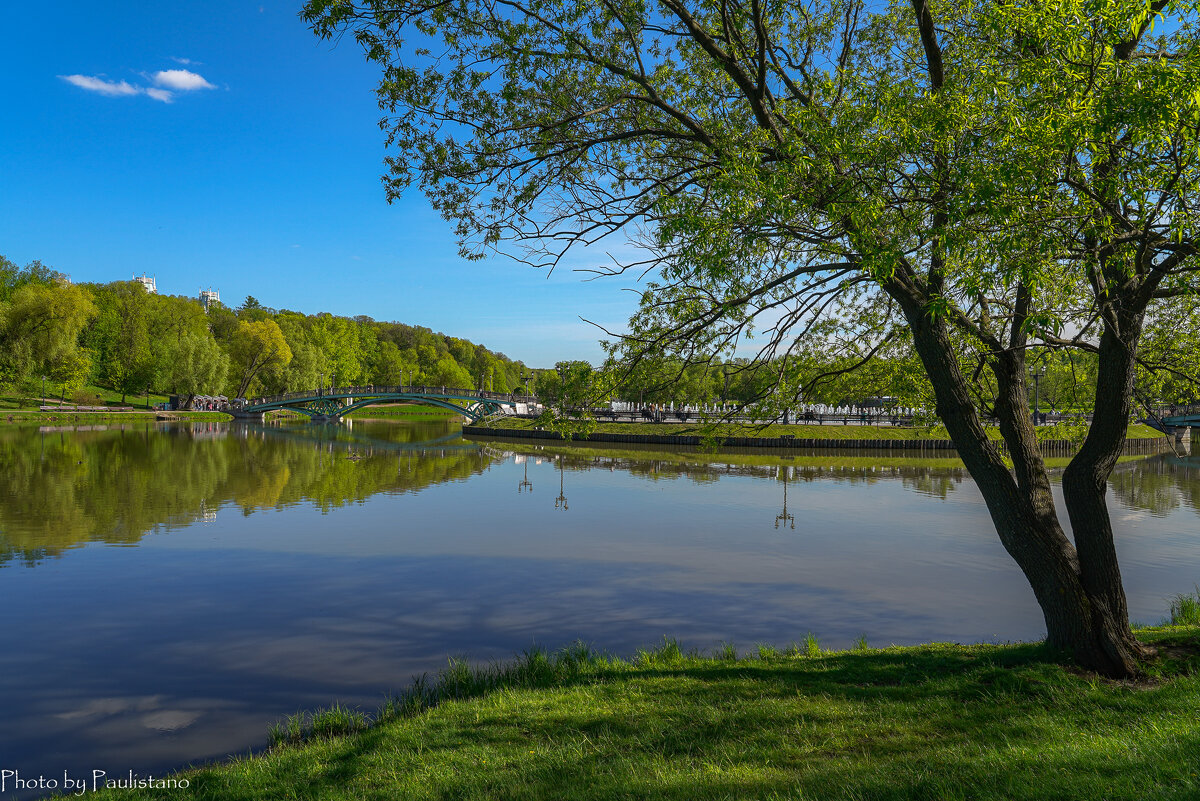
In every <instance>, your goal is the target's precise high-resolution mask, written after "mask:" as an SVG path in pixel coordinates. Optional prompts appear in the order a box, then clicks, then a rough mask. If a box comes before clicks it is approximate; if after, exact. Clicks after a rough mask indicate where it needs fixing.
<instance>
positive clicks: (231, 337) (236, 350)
mask: <svg viewBox="0 0 1200 801" xmlns="http://www.w3.org/2000/svg"><path fill="white" fill-rule="evenodd" d="M527 372H528V371H527V370H526V368H525V366H524V365H523V364H521V363H520V362H515V361H513V360H511V359H509V358H507V357H506V356H504V355H503V354H500V353H495V352H493V351H490V350H488V349H487V348H485V347H483V346H482V345H476V344H474V343H472V342H469V341H467V340H465V339H459V338H457V337H450V336H446V335H444V334H440V333H435V332H433V331H431V330H430V329H428V328H423V327H420V326H411V325H404V324H402V323H382V322H377V321H375V320H372V319H371V318H369V317H355V318H353V319H350V318H346V317H337V316H334V315H331V314H313V315H306V314H301V313H299V312H294V311H288V310H286V309H282V310H275V309H270V308H267V307H265V306H263V305H262V304H261V303H259V302H258V301H257V300H256V299H255V298H253V297H248V298H246V300H245V302H243V303H242V304H241V306H239V307H238V308H237V309H231V308H228V307H226V306H223V305H220V304H213V305H212V306H211V307H210V308H209V310H208V311H207V313H206V312H205V309H204V307H203V306H201V304H200V303H199V302H198V301H197V300H196V299H195V298H190V297H182V296H172V295H158V294H152V293H149V292H147V291H146V289H145V287H143V286H142V285H141V284H140V283H138V282H137V281H115V282H113V283H109V284H72V283H71V282H69V281H68V280H66V278H65V276H63V275H61V274H59V273H57V272H55V271H54V270H52V269H50V268H49V267H46V266H45V265H43V264H41V263H40V262H36V261H35V262H32V263H31V264H29V265H26V266H25V267H18V266H17V265H15V264H13V263H12V262H10V261H9V260H7V259H5V258H3V257H2V256H0V389H10V388H14V387H26V388H28V387H30V386H31V385H33V384H36V383H37V382H39V381H41V379H42V377H43V376H45V378H46V382H47V383H48V385H49V387H48V388H52V389H53V392H52V393H50V394H54V395H61V396H62V397H65V398H68V399H69V398H72V397H73V396H74V395H75V394H76V393H78V392H79V391H80V390H81V389H82V387H84V386H85V385H87V384H89V383H90V384H95V385H98V386H103V387H109V388H111V389H114V390H116V391H118V392H120V393H121V394H122V396H123V397H124V396H127V395H136V394H141V393H143V392H146V391H147V390H149V391H154V392H160V393H172V394H181V395H196V394H207V395H218V394H222V395H226V396H227V397H230V398H233V397H248V396H251V395H263V394H271V393H276V392H289V391H294V390H300V389H311V388H313V387H316V386H318V385H319V384H324V385H330V384H332V383H334V382H336V383H337V384H338V385H341V386H348V385H357V384H393V385H394V384H400V383H401V382H402V381H403V383H405V384H429V385H446V386H453V387H478V386H480V385H481V383H482V386H483V387H484V388H485V389H488V390H491V391H496V392H510V391H512V390H515V389H516V388H517V387H518V386H519V385H521V382H522V378H523V376H524V375H526V374H527Z"/></svg>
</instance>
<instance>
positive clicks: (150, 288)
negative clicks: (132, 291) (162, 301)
mask: <svg viewBox="0 0 1200 801" xmlns="http://www.w3.org/2000/svg"><path fill="white" fill-rule="evenodd" d="M133 280H134V281H137V282H138V283H139V284H141V285H142V286H144V287H146V291H147V292H149V293H151V294H155V293H156V292H158V289H157V288H156V287H155V286H154V279H153V278H151V277H149V276H147V275H146V274H145V273H142V275H141V277H140V278H139V277H138V276H136V275H135V276H134V277H133Z"/></svg>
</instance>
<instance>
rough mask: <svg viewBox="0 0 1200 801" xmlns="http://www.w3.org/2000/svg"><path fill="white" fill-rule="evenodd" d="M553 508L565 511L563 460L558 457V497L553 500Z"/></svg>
mask: <svg viewBox="0 0 1200 801" xmlns="http://www.w3.org/2000/svg"><path fill="white" fill-rule="evenodd" d="M554 508H555V509H562V510H563V511H564V512H565V511H567V496H566V493H565V491H564V490H563V458H562V457H561V456H559V457H558V497H557V498H555V499H554Z"/></svg>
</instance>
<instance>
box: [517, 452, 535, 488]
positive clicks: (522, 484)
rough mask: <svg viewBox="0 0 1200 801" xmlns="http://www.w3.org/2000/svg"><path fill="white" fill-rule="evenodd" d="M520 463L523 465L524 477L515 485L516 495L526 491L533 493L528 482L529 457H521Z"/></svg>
mask: <svg viewBox="0 0 1200 801" xmlns="http://www.w3.org/2000/svg"><path fill="white" fill-rule="evenodd" d="M521 463H522V464H523V465H525V477H524V478H522V479H521V481H520V482H519V483H518V484H517V494H520V493H522V492H525V491H526V490H529V491H530V492H533V482H531V481H530V480H529V457H528V456H525V457H523V458H522V460H521Z"/></svg>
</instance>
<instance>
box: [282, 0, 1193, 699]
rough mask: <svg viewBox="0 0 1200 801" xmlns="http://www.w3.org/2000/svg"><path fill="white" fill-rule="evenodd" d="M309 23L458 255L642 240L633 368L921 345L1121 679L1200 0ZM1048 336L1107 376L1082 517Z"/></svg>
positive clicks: (1033, 569)
mask: <svg viewBox="0 0 1200 801" xmlns="http://www.w3.org/2000/svg"><path fill="white" fill-rule="evenodd" d="M304 13H305V16H306V18H307V19H308V20H309V21H310V22H311V23H312V25H313V26H314V30H315V31H316V32H317V33H318V34H319V35H321V36H325V37H334V36H340V35H342V34H343V33H345V32H350V33H351V34H352V35H353V36H354V37H355V38H356V39H357V41H358V42H359V43H360V44H361V45H362V46H363V47H364V49H365V51H366V53H367V56H368V57H369V58H371V59H373V60H375V61H377V62H378V63H379V64H380V65H381V66H382V69H383V80H382V82H381V83H380V85H379V90H378V93H379V98H380V103H381V107H382V108H384V109H385V111H386V112H387V114H388V116H387V117H386V118H385V119H384V121H383V126H384V128H385V129H386V131H387V132H388V141H389V144H390V145H392V146H393V147H394V149H395V152H393V153H392V154H390V155H389V156H388V158H387V163H388V165H389V168H390V172H389V174H388V175H387V176H386V185H387V188H388V193H389V197H394V196H396V195H398V194H399V193H400V192H401V191H403V190H404V189H405V188H407V187H408V186H409V185H410V183H412V182H413V181H414V179H415V180H417V181H418V182H419V184H420V186H421V187H422V188H423V189H424V190H425V192H426V193H427V194H428V196H429V197H430V199H431V200H432V202H433V205H434V206H435V207H436V208H437V209H439V210H440V211H441V212H442V213H443V214H444V215H445V216H446V217H447V218H449V219H451V220H453V221H455V222H456V225H457V230H458V233H459V235H460V237H461V239H462V243H463V252H464V254H465V255H467V256H470V257H477V258H482V257H484V256H486V255H487V254H489V253H490V252H494V251H502V252H506V253H510V254H512V255H515V256H517V257H518V258H522V259H524V260H526V261H528V262H530V263H533V264H538V265H546V266H553V265H555V264H558V263H559V262H560V261H561V260H562V259H563V257H564V256H565V255H566V254H567V253H568V252H569V251H571V250H572V249H584V250H586V249H587V248H589V247H590V246H593V245H594V244H595V243H597V242H599V241H600V240H604V239H606V238H607V239H608V240H613V241H614V242H615V244H619V245H623V244H625V243H633V244H636V245H640V246H641V247H642V251H641V253H642V255H640V256H637V257H635V258H632V259H629V260H626V261H625V262H623V263H620V264H618V265H616V266H615V267H613V268H612V271H613V272H618V273H619V272H623V271H625V270H629V269H631V268H632V269H636V270H638V271H648V272H649V274H650V276H651V279H650V282H649V283H648V285H647V288H646V291H645V293H644V295H643V300H642V305H641V307H640V309H639V311H638V312H637V313H636V315H635V317H634V319H633V321H632V325H631V329H630V332H629V333H628V334H627V335H626V336H625V337H624V338H623V339H622V341H621V343H620V345H619V347H618V350H619V351H620V353H621V355H623V356H624V357H625V358H626V359H627V361H629V362H631V363H636V362H637V361H638V360H639V359H641V358H644V357H646V356H651V357H658V356H661V355H663V354H670V355H672V356H673V357H676V358H680V359H682V360H683V361H684V362H685V363H686V362H695V361H706V360H711V359H713V358H714V357H715V355H716V354H718V353H720V352H722V351H725V352H728V351H729V350H731V349H733V348H735V347H737V346H738V345H739V343H741V346H742V347H743V348H744V347H745V344H744V343H745V337H746V335H747V334H749V333H750V332H751V331H753V332H754V334H755V335H756V336H757V337H758V339H757V342H758V343H760V345H759V350H758V356H759V360H760V361H763V362H767V361H768V360H772V359H773V361H772V363H773V364H777V365H785V366H786V365H788V364H792V363H794V360H792V359H789V358H782V359H781V358H776V357H784V356H788V355H789V354H793V353H796V352H797V350H798V349H803V348H805V347H808V346H809V345H808V344H806V343H810V342H811V340H812V339H813V338H814V337H819V338H822V340H821V342H820V343H818V344H817V347H818V349H820V348H825V347H827V345H828V342H829V339H828V334H829V331H830V330H831V328H830V327H831V326H832V328H834V329H840V331H841V339H842V341H844V342H847V343H853V347H852V348H849V349H848V356H849V357H851V358H852V359H853V360H855V361H867V360H869V359H870V358H871V357H872V356H873V355H875V354H877V353H878V352H880V350H881V349H884V348H886V347H888V346H889V345H890V344H891V343H894V342H896V341H897V339H902V338H908V339H910V340H911V346H912V349H913V350H914V351H915V353H916V354H917V357H918V358H919V361H920V364H921V365H922V367H923V369H924V371H925V373H926V375H927V377H928V380H929V383H930V386H931V387H932V390H933V394H934V398H935V402H936V411H937V414H938V415H939V416H940V418H941V419H942V421H943V422H944V424H945V425H946V427H947V429H948V430H949V432H950V434H951V436H952V437H953V438H954V440H955V443H956V445H957V446H958V449H959V453H960V454H961V456H962V458H963V460H964V461H965V463H966V464H967V467H968V468H969V470H970V471H971V473H972V475H973V477H974V478H975V480H976V482H977V484H978V486H979V488H980V491H981V492H982V494H983V497H984V499H985V501H986V503H987V507H988V510H989V512H990V513H991V517H992V521H993V523H994V525H995V528H996V530H997V532H998V533H999V535H1000V539H1001V541H1002V542H1003V544H1004V546H1005V548H1006V549H1007V550H1008V552H1009V553H1010V554H1011V555H1012V556H1013V558H1014V559H1015V560H1016V561H1017V563H1018V564H1019V565H1020V567H1021V569H1022V570H1023V571H1024V573H1025V575H1026V577H1027V578H1028V580H1029V583H1030V585H1031V586H1032V588H1033V591H1034V594H1035V595H1036V597H1037V600H1038V602H1039V604H1040V605H1041V608H1042V611H1043V613H1044V617H1045V622H1046V628H1047V634H1048V641H1049V642H1050V643H1051V644H1052V645H1055V646H1059V647H1061V648H1063V649H1065V650H1066V651H1068V652H1069V653H1070V654H1071V655H1073V656H1074V658H1075V659H1076V660H1078V662H1079V663H1081V664H1082V665H1085V666H1087V667H1090V668H1093V669H1095V670H1098V671H1100V672H1102V673H1105V674H1107V675H1111V676H1129V675H1133V674H1136V673H1137V672H1138V671H1139V662H1140V660H1141V659H1142V658H1143V657H1144V655H1145V654H1144V651H1143V648H1142V646H1140V645H1139V643H1138V641H1137V640H1136V639H1135V638H1134V637H1133V635H1132V633H1131V631H1130V626H1129V622H1128V613H1127V609H1126V601H1125V594H1124V590H1123V588H1122V584H1121V577H1120V570H1119V566H1118V563H1117V558H1116V552H1115V548H1114V543H1113V532H1112V526H1111V521H1110V519H1109V515H1108V512H1107V507H1106V502H1105V492H1106V482H1107V478H1108V476H1109V474H1110V472H1111V470H1112V468H1113V466H1114V464H1115V462H1116V460H1117V457H1118V455H1119V453H1120V451H1121V448H1122V444H1123V440H1124V435H1125V431H1126V427H1127V424H1128V421H1129V419H1130V415H1131V411H1132V400H1131V399H1132V396H1133V386H1134V380H1135V375H1136V373H1137V370H1138V369H1139V358H1140V354H1139V345H1140V343H1141V340H1142V337H1143V335H1144V333H1145V331H1146V329H1147V326H1148V325H1152V324H1153V323H1154V321H1156V320H1161V319H1168V318H1169V315H1164V314H1162V313H1161V309H1159V308H1158V305H1159V304H1164V303H1172V302H1177V301H1178V300H1179V299H1180V298H1184V297H1187V296H1191V295H1195V294H1196V293H1197V292H1198V285H1197V277H1196V269H1197V259H1196V255H1195V254H1196V239H1195V236H1196V231H1195V224H1196V219H1197V217H1196V212H1197V209H1196V201H1197V198H1200V193H1198V192H1197V189H1198V186H1197V181H1198V180H1200V174H1198V172H1197V164H1196V159H1197V144H1198V139H1200V136H1198V135H1197V125H1198V123H1200V113H1198V112H1200V105H1198V102H1200V77H1198V76H1200V47H1197V41H1196V31H1195V28H1194V25H1195V22H1196V13H1195V7H1194V5H1191V4H1188V3H1167V2H1166V0H1153V2H1150V1H1147V0H1099V2H1096V1H1095V0H1087V2H1085V1H1084V0H1064V2H1060V3H1055V4H1035V3H1023V2H1016V3H994V2H987V3H983V2H975V1H974V0H961V1H960V2H933V1H932V0H911V2H908V3H905V2H896V3H893V4H892V5H891V6H890V7H888V8H879V9H878V10H876V9H872V8H868V7H867V6H866V5H864V4H862V3H860V2H856V1H855V0H810V2H799V3H797V2H778V0H774V1H770V0H655V2H650V3H647V2H642V0H602V1H601V2H596V3H569V2H563V0H448V2H437V3H426V2H424V0H362V2H353V0H310V2H309V3H308V5H307V6H306V9H305V12H304ZM1164 17H1166V18H1164ZM1155 26H1157V27H1155ZM1189 333H1194V332H1189ZM1057 349H1079V350H1084V351H1088V352H1091V353H1093V354H1095V357H1096V365H1097V367H1096V374H1095V392H1094V395H1095V399H1096V400H1095V412H1094V415H1093V420H1092V424H1091V427H1090V430H1089V433H1088V436H1087V439H1086V441H1085V442H1084V444H1083V446H1082V448H1081V450H1080V451H1079V453H1078V455H1076V456H1075V457H1074V459H1073V460H1072V462H1071V465H1070V467H1069V468H1068V469H1067V471H1066V473H1065V475H1064V478H1063V489H1064V499H1065V506H1066V512H1067V515H1068V518H1069V520H1070V524H1071V529H1072V536H1070V537H1069V536H1068V535H1067V534H1066V532H1065V530H1064V526H1063V524H1062V522H1061V521H1060V518H1059V512H1058V510H1057V509H1056V508H1055V502H1054V499H1053V496H1052V494H1051V483H1050V479H1049V477H1048V475H1047V471H1046V467H1045V464H1044V462H1043V459H1042V456H1041V453H1040V451H1039V448H1038V444H1037V439H1036V436H1035V432H1034V427H1033V425H1032V423H1031V421H1030V418H1029V414H1028V405H1027V386H1026V384H1027V380H1026V376H1027V362H1028V361H1029V359H1030V355H1031V354H1034V355H1038V354H1041V353H1043V352H1045V351H1049V350H1057ZM1143 362H1145V360H1144V359H1143ZM1143 366H1145V365H1143ZM1188 378H1194V376H1188ZM774 384H775V387H776V395H777V396H778V397H779V398H780V402H781V403H783V404H787V403H790V402H794V400H795V395H796V393H797V392H802V391H803V389H804V387H803V386H802V385H798V384H797V383H796V381H795V380H794V379H793V377H790V376H789V375H788V374H786V371H781V372H780V373H779V374H777V376H776V378H775V381H774ZM987 417H992V418H994V419H996V420H998V422H999V427H1000V431H1001V433H1002V435H1003V447H1002V446H1001V445H999V444H996V443H993V442H992V441H990V440H989V439H988V437H987V436H986V435H985V430H984V424H985V419H986V418H987Z"/></svg>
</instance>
